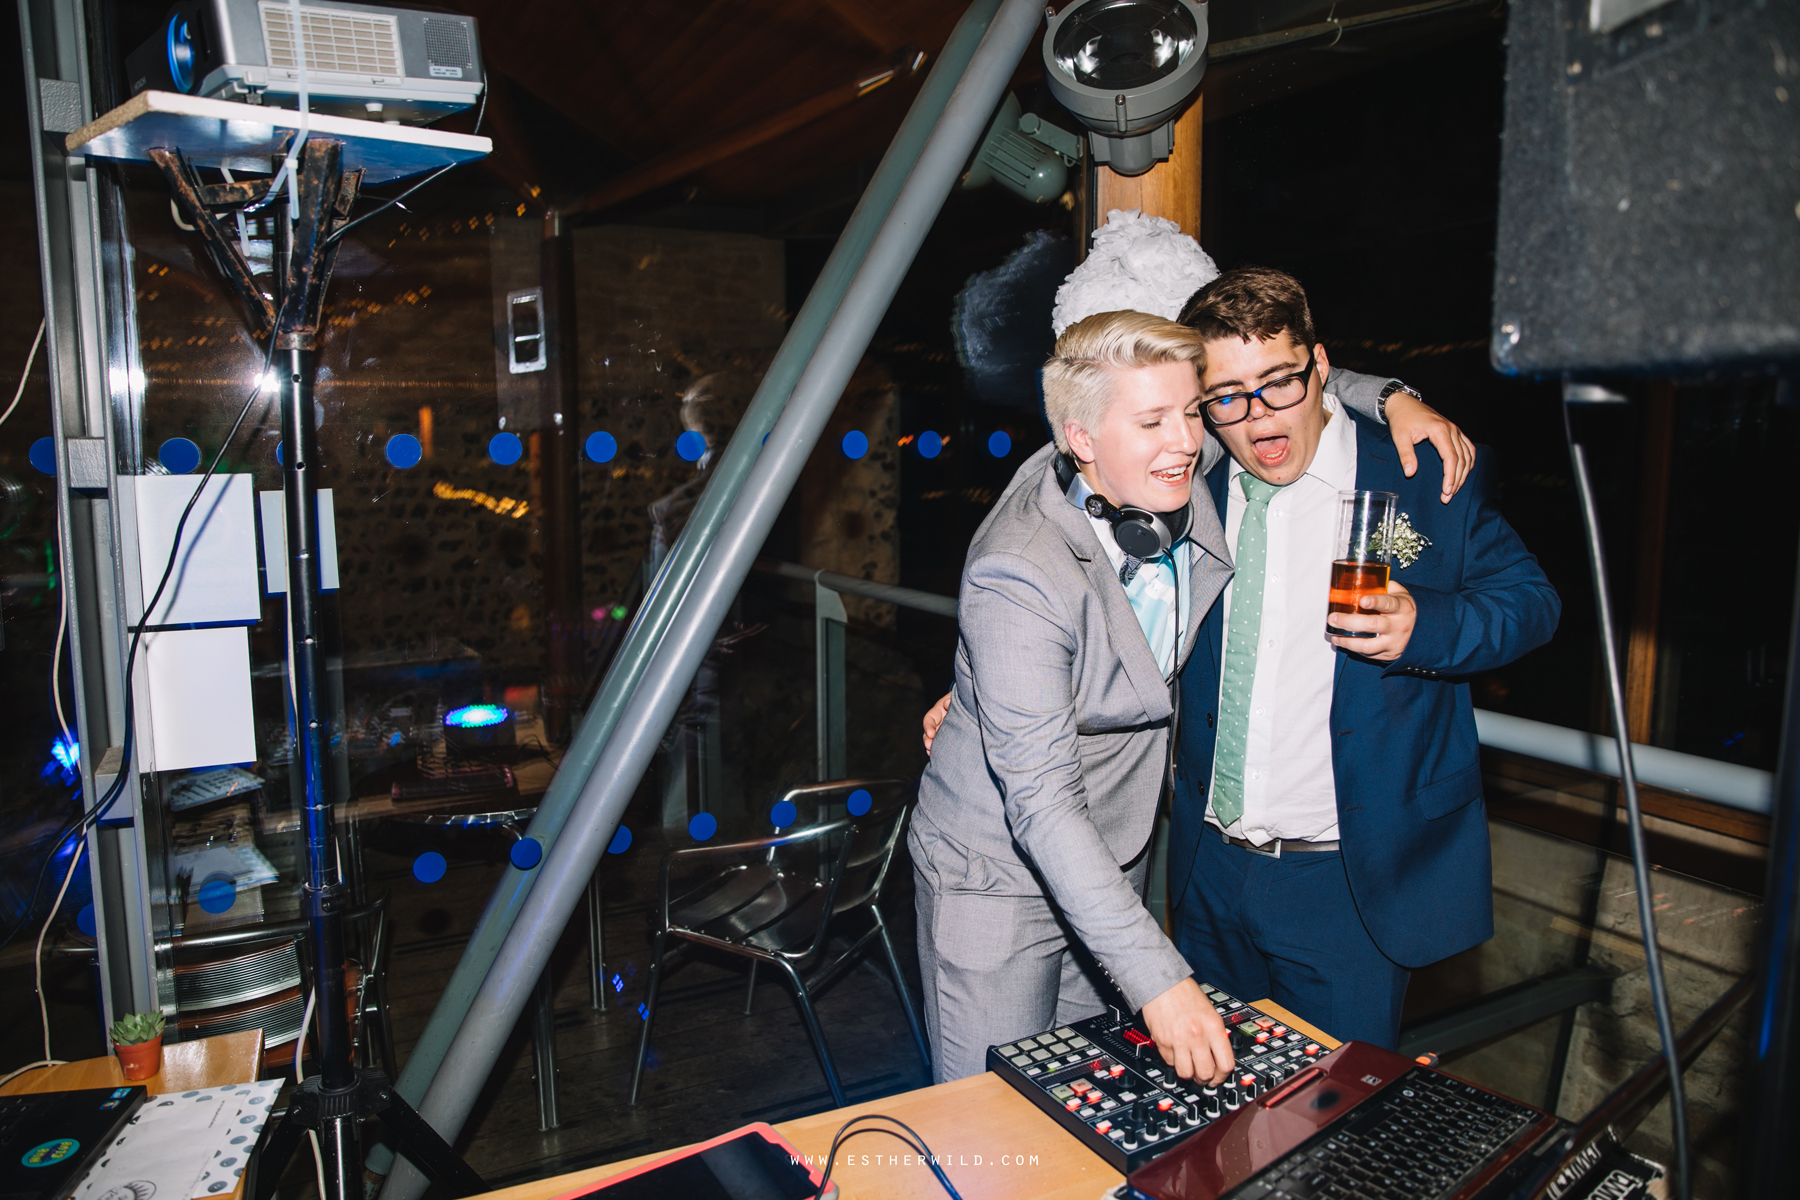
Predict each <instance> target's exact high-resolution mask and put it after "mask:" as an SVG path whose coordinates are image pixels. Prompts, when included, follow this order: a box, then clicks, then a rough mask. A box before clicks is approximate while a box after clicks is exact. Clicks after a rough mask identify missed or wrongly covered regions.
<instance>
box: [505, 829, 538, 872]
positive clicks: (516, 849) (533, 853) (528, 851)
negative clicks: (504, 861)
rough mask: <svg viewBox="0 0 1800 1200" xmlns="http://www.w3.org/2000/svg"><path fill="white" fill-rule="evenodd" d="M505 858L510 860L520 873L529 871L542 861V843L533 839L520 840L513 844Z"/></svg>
mask: <svg viewBox="0 0 1800 1200" xmlns="http://www.w3.org/2000/svg"><path fill="white" fill-rule="evenodd" d="M506 857H508V858H510V859H512V865H513V866H515V867H517V868H519V870H521V871H529V870H531V868H533V867H535V866H537V865H538V864H539V863H541V862H543V861H544V843H542V842H540V841H538V840H537V839H536V838H534V837H528V838H520V839H519V840H518V841H516V842H514V843H513V845H512V849H511V850H509V851H507V854H506Z"/></svg>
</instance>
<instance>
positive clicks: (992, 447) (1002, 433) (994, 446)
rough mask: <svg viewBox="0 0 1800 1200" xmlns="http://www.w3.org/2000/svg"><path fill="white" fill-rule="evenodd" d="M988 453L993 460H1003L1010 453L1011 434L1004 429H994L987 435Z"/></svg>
mask: <svg viewBox="0 0 1800 1200" xmlns="http://www.w3.org/2000/svg"><path fill="white" fill-rule="evenodd" d="M988 453H989V454H991V455H993V456H994V457H995V458H1005V457H1006V456H1007V455H1009V454H1011V453H1012V434H1010V433H1008V432H1006V430H1004V429H996V430H994V432H993V433H991V434H989V435H988Z"/></svg>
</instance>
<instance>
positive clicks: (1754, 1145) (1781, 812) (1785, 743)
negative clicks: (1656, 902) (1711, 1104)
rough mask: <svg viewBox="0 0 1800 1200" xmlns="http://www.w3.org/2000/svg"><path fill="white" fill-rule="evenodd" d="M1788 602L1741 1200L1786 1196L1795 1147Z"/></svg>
mask: <svg viewBox="0 0 1800 1200" xmlns="http://www.w3.org/2000/svg"><path fill="white" fill-rule="evenodd" d="M1794 597H1795V599H1794V618H1793V623H1792V625H1790V626H1789V632H1788V675H1787V699H1786V704H1785V707H1784V711H1783V712H1782V717H1781V756H1780V759H1779V760H1778V761H1777V763H1776V767H1775V803H1774V812H1773V814H1772V815H1773V817H1774V821H1773V823H1772V824H1771V826H1770V829H1769V882H1768V884H1767V885H1766V886H1765V887H1764V889H1763V897H1764V900H1763V903H1764V905H1765V907H1764V909H1763V934H1764V938H1763V953H1762V964H1761V966H1762V971H1761V981H1760V987H1759V988H1758V990H1757V996H1756V1007H1755V1009H1754V1010H1752V1013H1751V1027H1750V1055H1751V1088H1752V1089H1753V1090H1752V1093H1751V1097H1750V1102H1749V1104H1747V1105H1746V1106H1745V1116H1744V1123H1745V1125H1746V1126H1747V1127H1748V1128H1747V1130H1746V1132H1747V1133H1748V1134H1749V1136H1748V1137H1746V1138H1745V1139H1744V1142H1745V1147H1744V1151H1743V1155H1744V1158H1743V1178H1744V1183H1743V1185H1742V1194H1743V1195H1745V1196H1748V1197H1752V1198H1753V1200H1775V1197H1778V1196H1786V1195H1789V1194H1790V1193H1789V1192H1788V1189H1789V1188H1790V1187H1792V1186H1793V1168H1792V1165H1791V1159H1792V1157H1793V1150H1794V1145H1795V1143H1796V1141H1797V1140H1800V759H1797V758H1796V755H1800V580H1796V581H1795V584H1794Z"/></svg>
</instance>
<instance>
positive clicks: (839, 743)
mask: <svg viewBox="0 0 1800 1200" xmlns="http://www.w3.org/2000/svg"><path fill="white" fill-rule="evenodd" d="M849 620H850V618H849V616H848V615H847V614H846V613H845V612H844V598H843V597H842V596H840V595H838V594H837V593H836V592H834V591H833V590H831V589H830V588H828V587H826V586H825V585H824V584H822V583H820V582H819V581H818V580H817V579H815V580H813V645H814V654H815V656H816V659H817V662H816V666H815V670H816V672H817V674H818V690H819V700H818V730H819V782H821V783H823V782H824V781H826V780H827V779H842V778H844V777H845V775H847V774H848V773H849V767H848V762H849V758H850V754H849V737H848V726H847V721H848V718H847V717H846V716H845V712H844V707H845V702H846V697H845V694H844V692H845V680H844V675H845V669H844V634H845V631H846V629H847V626H848V622H849Z"/></svg>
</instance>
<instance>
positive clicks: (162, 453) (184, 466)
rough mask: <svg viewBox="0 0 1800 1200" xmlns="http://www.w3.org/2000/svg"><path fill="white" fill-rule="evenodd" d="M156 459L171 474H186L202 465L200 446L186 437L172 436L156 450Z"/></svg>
mask: <svg viewBox="0 0 1800 1200" xmlns="http://www.w3.org/2000/svg"><path fill="white" fill-rule="evenodd" d="M156 461H157V462H160V463H161V464H162V465H163V466H164V467H166V468H168V471H169V474H171V475H186V474H188V473H190V472H191V471H193V469H194V468H195V467H197V466H199V465H200V447H198V446H196V445H195V444H194V443H193V442H192V441H191V440H189V439H188V438H184V437H172V438H170V439H169V440H168V441H166V442H164V443H163V444H162V445H161V446H160V447H159V448H158V449H157V451H156Z"/></svg>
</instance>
